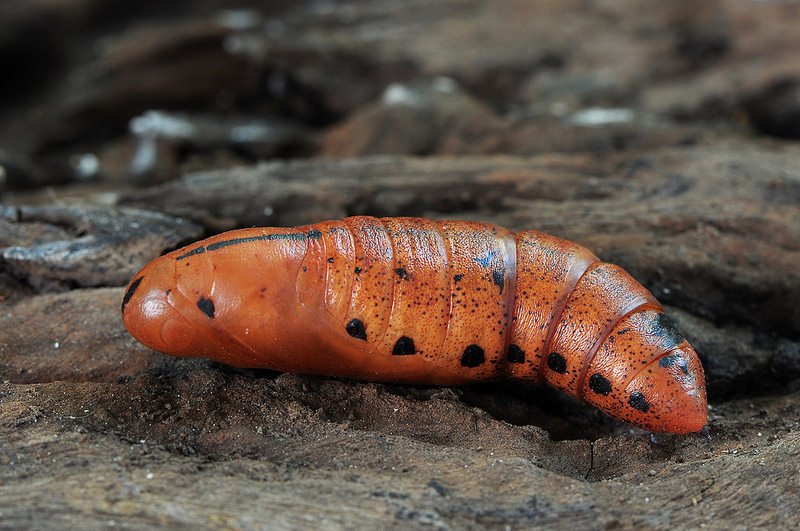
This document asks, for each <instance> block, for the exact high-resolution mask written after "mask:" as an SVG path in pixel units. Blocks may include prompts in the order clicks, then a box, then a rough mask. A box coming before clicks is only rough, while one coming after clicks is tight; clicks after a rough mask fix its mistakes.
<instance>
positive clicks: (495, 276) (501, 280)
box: [492, 271, 506, 293]
mask: <svg viewBox="0 0 800 531" xmlns="http://www.w3.org/2000/svg"><path fill="white" fill-rule="evenodd" d="M492 280H493V281H494V283H495V284H496V285H497V286H500V293H503V286H504V285H505V283H506V279H505V274H504V273H503V272H502V271H492Z"/></svg>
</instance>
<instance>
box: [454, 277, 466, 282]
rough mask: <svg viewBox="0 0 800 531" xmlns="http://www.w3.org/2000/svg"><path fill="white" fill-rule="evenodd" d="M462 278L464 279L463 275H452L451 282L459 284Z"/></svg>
mask: <svg viewBox="0 0 800 531" xmlns="http://www.w3.org/2000/svg"><path fill="white" fill-rule="evenodd" d="M462 278H464V275H453V280H454V281H455V282H460V281H461V279H462Z"/></svg>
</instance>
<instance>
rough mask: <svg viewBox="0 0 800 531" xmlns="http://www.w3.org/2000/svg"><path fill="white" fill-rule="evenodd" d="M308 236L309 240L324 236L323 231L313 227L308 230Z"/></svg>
mask: <svg viewBox="0 0 800 531" xmlns="http://www.w3.org/2000/svg"><path fill="white" fill-rule="evenodd" d="M306 238H308V239H309V240H318V239H320V238H322V233H321V232H320V231H318V230H317V229H311V230H310V231H308V232H306Z"/></svg>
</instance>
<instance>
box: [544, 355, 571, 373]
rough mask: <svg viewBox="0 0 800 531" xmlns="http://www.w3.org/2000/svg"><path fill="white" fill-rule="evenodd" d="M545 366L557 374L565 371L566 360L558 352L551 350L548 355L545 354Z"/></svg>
mask: <svg viewBox="0 0 800 531" xmlns="http://www.w3.org/2000/svg"><path fill="white" fill-rule="evenodd" d="M547 366H548V367H550V370H551V371H553V372H557V373H558V374H564V373H565V372H567V360H566V359H564V356H562V355H561V354H559V353H558V352H551V353H550V355H549V356H547Z"/></svg>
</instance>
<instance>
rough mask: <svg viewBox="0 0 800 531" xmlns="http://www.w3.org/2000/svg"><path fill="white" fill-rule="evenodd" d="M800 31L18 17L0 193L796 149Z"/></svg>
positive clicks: (596, 13) (273, 12) (389, 16)
mask: <svg viewBox="0 0 800 531" xmlns="http://www.w3.org/2000/svg"><path fill="white" fill-rule="evenodd" d="M798 15H800V3H798V2H786V1H761V2H758V1H743V0H728V1H725V0H720V1H705V2H694V1H689V0H681V1H677V2H658V1H637V2H628V1H622V2H618V1H591V2H590V1H585V0H580V1H571V0H570V1H547V0H542V1H536V2H530V1H527V0H496V1H491V2H489V1H475V0H442V1H437V2H427V1H409V2H395V1H387V0H353V1H334V0H314V1H288V0H283V1H260V2H259V1H242V0H239V1H223V0H195V1H189V0H175V1H171V2H159V3H152V2H142V1H133V0H30V1H25V2H16V1H14V2H12V1H6V2H2V3H1V4H0V69H1V70H0V71H2V73H3V75H2V82H0V168H2V171H0V191H2V192H6V194H7V195H6V199H7V200H15V201H16V200H24V199H28V200H29V199H30V198H31V196H26V195H22V196H20V195H18V192H19V191H25V190H27V191H30V190H36V189H37V188H40V187H45V186H58V187H62V188H63V187H65V186H71V185H77V186H78V188H77V189H79V190H87V189H88V190H93V191H98V190H104V189H110V190H117V189H120V188H121V187H122V188H124V187H137V186H146V185H151V184H154V183H161V182H164V181H168V180H170V179H174V178H175V177H177V176H179V175H182V174H184V173H186V172H189V171H193V170H199V169H211V168H221V167H228V166H231V165H235V164H247V163H252V162H254V161H261V160H269V159H284V158H297V157H304V158H305V157H326V158H342V157H354V156H363V155H374V154H413V155H464V154H513V155H533V154H539V153H553V152H557V153H565V152H568V153H576V152H586V153H591V154H597V153H600V154H603V153H609V152H620V151H626V150H628V151H631V150H642V149H648V148H653V147H663V146H669V145H675V146H684V145H697V144H702V143H705V142H710V141H718V140H719V138H720V137H745V138H748V137H770V138H776V139H781V141H785V142H796V141H797V140H798V138H800V81H799V80H800V59H798V58H800V24H798ZM9 192H11V195H8V193H9ZM60 193H67V194H69V191H67V192H63V190H62V192H60ZM15 198H16V199H15Z"/></svg>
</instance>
